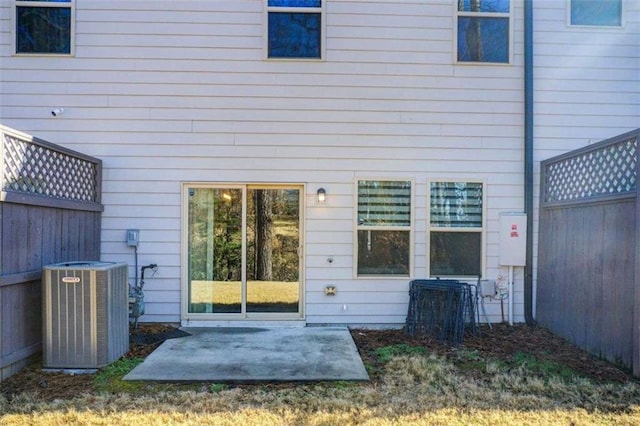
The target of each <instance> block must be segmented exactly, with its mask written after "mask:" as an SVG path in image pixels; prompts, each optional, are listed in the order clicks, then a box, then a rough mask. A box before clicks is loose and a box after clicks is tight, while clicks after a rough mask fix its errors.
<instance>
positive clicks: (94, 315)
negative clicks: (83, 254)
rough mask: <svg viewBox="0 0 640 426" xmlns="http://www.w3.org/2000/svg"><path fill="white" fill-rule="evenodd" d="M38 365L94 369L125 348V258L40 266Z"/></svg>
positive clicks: (126, 274) (127, 289) (113, 357)
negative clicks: (40, 343)
mask: <svg viewBox="0 0 640 426" xmlns="http://www.w3.org/2000/svg"><path fill="white" fill-rule="evenodd" d="M42 283H43V294H42V296H43V367H44V368H61V369H74V368H77V369H85V368H87V369H96V368H100V367H103V366H105V365H108V364H110V363H112V362H113V361H115V360H117V359H119V358H120V357H122V356H123V355H124V354H125V353H127V351H128V350H129V281H128V267H127V264H126V263H114V262H99V261H97V262H64V263H57V264H54V265H48V266H45V267H44V268H43V273H42Z"/></svg>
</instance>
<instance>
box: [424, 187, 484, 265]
mask: <svg viewBox="0 0 640 426" xmlns="http://www.w3.org/2000/svg"><path fill="white" fill-rule="evenodd" d="M483 206H484V185H483V183H482V182H451V181H433V182H430V184H429V275H430V276H456V277H464V276H478V275H482V273H483V270H484V266H483V265H484V229H485V225H484V208H483Z"/></svg>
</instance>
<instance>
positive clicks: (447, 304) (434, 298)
mask: <svg viewBox="0 0 640 426" xmlns="http://www.w3.org/2000/svg"><path fill="white" fill-rule="evenodd" d="M471 287H472V286H471V285H470V284H467V283H464V282H461V281H458V280H444V279H443V280H440V279H435V280H413V281H411V282H410V283H409V308H408V312H407V321H406V324H405V333H407V334H409V335H412V336H415V335H416V334H420V333H424V334H427V335H430V336H433V337H434V338H436V339H438V340H440V341H442V342H449V343H456V344H460V343H462V341H463V338H464V333H465V328H467V329H468V330H469V331H471V332H472V333H473V334H475V333H476V323H475V309H476V306H475V304H474V299H473V297H472V295H473V292H472V288H471Z"/></svg>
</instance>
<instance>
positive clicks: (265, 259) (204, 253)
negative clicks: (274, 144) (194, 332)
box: [186, 185, 302, 319]
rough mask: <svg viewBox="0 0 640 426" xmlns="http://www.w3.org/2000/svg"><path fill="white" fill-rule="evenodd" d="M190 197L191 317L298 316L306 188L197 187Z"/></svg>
mask: <svg viewBox="0 0 640 426" xmlns="http://www.w3.org/2000/svg"><path fill="white" fill-rule="evenodd" d="M186 192H187V195H186V198H187V201H186V205H187V209H186V210H187V212H186V214H187V230H186V239H187V255H186V259H187V269H188V272H187V275H188V276H187V289H186V293H187V294H186V297H187V303H186V309H187V314H188V315H191V314H203V315H194V316H195V317H201V318H206V317H211V318H212V319H215V318H216V317H218V318H220V317H230V318H231V317H235V318H238V319H242V318H251V317H254V318H259V317H269V318H279V317H281V318H299V317H301V312H302V303H301V300H302V298H301V294H302V285H301V279H300V277H301V269H302V265H301V259H302V256H301V254H302V253H301V251H302V249H301V247H302V241H301V235H302V232H301V229H302V228H301V217H302V214H301V210H302V204H301V200H300V195H301V193H302V188H301V187H298V186H281V185H277V186H276V185H242V186H197V185H193V186H187V187H186ZM207 314H208V315H207Z"/></svg>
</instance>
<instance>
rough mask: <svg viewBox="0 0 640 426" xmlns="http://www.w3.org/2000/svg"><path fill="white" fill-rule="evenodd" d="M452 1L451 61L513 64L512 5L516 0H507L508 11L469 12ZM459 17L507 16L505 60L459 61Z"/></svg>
mask: <svg viewBox="0 0 640 426" xmlns="http://www.w3.org/2000/svg"><path fill="white" fill-rule="evenodd" d="M452 3H453V18H454V19H453V63H454V64H456V65H481V66H506V65H513V56H514V53H513V49H514V47H513V46H514V42H513V37H514V35H513V33H514V29H513V20H514V12H513V9H514V6H515V3H516V1H514V0H509V12H508V13H504V12H499V13H496V12H471V11H460V10H458V2H457V1H454V2H452ZM461 17H467V18H507V20H508V22H509V24H508V29H507V34H508V36H509V41H508V44H507V49H509V53H508V55H507V58H508V59H507V62H486V61H483V62H480V61H478V62H474V61H460V60H458V21H459V18H461Z"/></svg>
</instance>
